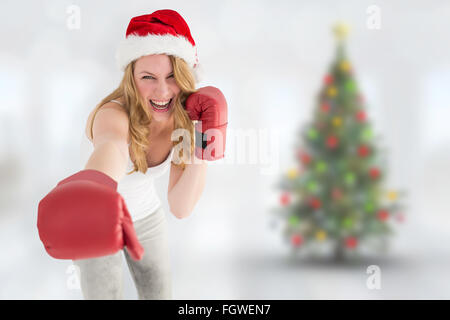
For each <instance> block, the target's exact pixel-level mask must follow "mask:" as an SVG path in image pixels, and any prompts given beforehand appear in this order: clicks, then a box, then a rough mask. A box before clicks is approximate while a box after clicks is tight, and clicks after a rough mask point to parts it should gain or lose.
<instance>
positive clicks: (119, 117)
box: [85, 102, 128, 142]
mask: <svg viewBox="0 0 450 320" xmlns="http://www.w3.org/2000/svg"><path fill="white" fill-rule="evenodd" d="M94 113H95V109H94V110H92V111H91V113H90V114H89V117H88V119H87V122H86V128H85V133H86V136H87V137H88V139H89V140H90V141H91V142H93V137H98V136H100V135H109V136H114V137H115V138H118V139H124V138H125V139H126V141H127V142H128V114H127V112H126V110H125V109H124V108H123V107H122V106H121V105H119V104H117V103H115V102H107V103H105V104H104V105H102V106H101V107H100V108H99V110H98V111H97V113H95V115H94ZM94 116H95V118H94V120H93V123H92V128H91V121H92V118H93V117H94Z"/></svg>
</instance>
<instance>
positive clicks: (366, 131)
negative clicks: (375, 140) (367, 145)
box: [361, 128, 372, 141]
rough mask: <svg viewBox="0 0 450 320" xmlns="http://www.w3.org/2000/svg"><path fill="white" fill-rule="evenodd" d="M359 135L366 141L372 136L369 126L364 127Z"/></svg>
mask: <svg viewBox="0 0 450 320" xmlns="http://www.w3.org/2000/svg"><path fill="white" fill-rule="evenodd" d="M361 137H362V138H363V139H364V140H366V141H367V140H370V139H371V138H372V129H370V128H366V129H364V130H363V132H362V134H361Z"/></svg>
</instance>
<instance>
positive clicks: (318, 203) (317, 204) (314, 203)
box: [309, 197, 322, 209]
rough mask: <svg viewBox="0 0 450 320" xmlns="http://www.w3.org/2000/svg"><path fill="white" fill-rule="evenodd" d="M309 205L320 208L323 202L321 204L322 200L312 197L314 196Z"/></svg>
mask: <svg viewBox="0 0 450 320" xmlns="http://www.w3.org/2000/svg"><path fill="white" fill-rule="evenodd" d="M309 205H310V206H311V208H313V209H319V208H320V206H321V205H322V204H321V202H320V200H319V199H318V198H316V197H312V198H311V199H310V200H309Z"/></svg>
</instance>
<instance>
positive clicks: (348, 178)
mask: <svg viewBox="0 0 450 320" xmlns="http://www.w3.org/2000/svg"><path fill="white" fill-rule="evenodd" d="M344 179H345V183H346V184H347V185H350V186H352V185H353V184H354V183H355V175H354V174H353V173H352V172H347V173H346V174H345V177H344Z"/></svg>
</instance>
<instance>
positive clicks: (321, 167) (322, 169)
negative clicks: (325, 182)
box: [316, 161, 327, 173]
mask: <svg viewBox="0 0 450 320" xmlns="http://www.w3.org/2000/svg"><path fill="white" fill-rule="evenodd" d="M316 170H317V172H319V173H322V172H325V171H326V170H327V164H326V163H325V161H318V162H317V164H316Z"/></svg>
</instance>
